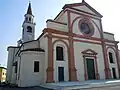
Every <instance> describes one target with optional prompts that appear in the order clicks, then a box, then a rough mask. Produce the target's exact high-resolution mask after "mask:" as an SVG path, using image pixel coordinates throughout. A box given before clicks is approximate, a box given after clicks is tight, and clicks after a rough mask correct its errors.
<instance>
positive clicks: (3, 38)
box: [0, 0, 120, 67]
mask: <svg viewBox="0 0 120 90" xmlns="http://www.w3.org/2000/svg"><path fill="white" fill-rule="evenodd" d="M81 1H82V0H31V4H32V11H33V14H34V16H35V22H36V31H35V37H36V38H37V37H38V36H39V35H40V34H41V32H42V30H43V29H44V28H45V27H46V20H47V19H54V18H55V17H56V15H57V14H58V13H59V12H60V11H61V9H62V7H63V6H64V5H65V4H69V3H80V2H81ZM85 1H86V2H87V3H88V4H89V5H91V6H92V7H93V8H94V9H96V10H97V11H98V12H99V13H101V14H102V15H103V18H102V24H103V30H104V31H106V32H110V33H114V34H115V39H116V41H120V34H119V33H120V27H119V26H120V22H119V21H120V10H119V9H120V0H85ZM28 3H29V0H0V64H1V66H5V67H6V66H7V57H8V52H7V47H8V46H15V45H17V41H18V40H19V39H20V38H21V34H22V23H23V20H24V15H25V14H26V11H27V8H28ZM119 49H120V44H119Z"/></svg>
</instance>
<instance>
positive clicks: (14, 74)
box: [10, 66, 17, 84]
mask: <svg viewBox="0 0 120 90" xmlns="http://www.w3.org/2000/svg"><path fill="white" fill-rule="evenodd" d="M16 79H17V77H16V73H15V66H12V77H11V82H10V83H11V84H16Z"/></svg>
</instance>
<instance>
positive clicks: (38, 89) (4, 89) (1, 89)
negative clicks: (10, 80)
mask: <svg viewBox="0 0 120 90" xmlns="http://www.w3.org/2000/svg"><path fill="white" fill-rule="evenodd" d="M0 90H52V89H46V88H43V87H27V88H10V87H0Z"/></svg>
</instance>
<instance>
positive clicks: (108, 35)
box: [103, 33, 115, 41]
mask: <svg viewBox="0 0 120 90" xmlns="http://www.w3.org/2000/svg"><path fill="white" fill-rule="evenodd" d="M103 35H104V38H105V39H108V40H113V41H115V39H114V35H110V34H107V33H104V34H103Z"/></svg>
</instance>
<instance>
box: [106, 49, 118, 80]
mask: <svg viewBox="0 0 120 90" xmlns="http://www.w3.org/2000/svg"><path fill="white" fill-rule="evenodd" d="M109 52H111V53H112V55H113V61H114V63H110V60H109ZM107 56H108V62H109V68H110V70H111V75H112V78H113V74H112V68H115V70H116V76H117V78H119V74H118V67H117V58H116V54H115V52H114V50H113V49H111V48H109V49H108V51H107Z"/></svg>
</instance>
